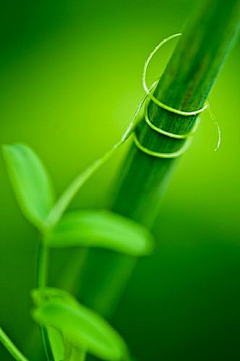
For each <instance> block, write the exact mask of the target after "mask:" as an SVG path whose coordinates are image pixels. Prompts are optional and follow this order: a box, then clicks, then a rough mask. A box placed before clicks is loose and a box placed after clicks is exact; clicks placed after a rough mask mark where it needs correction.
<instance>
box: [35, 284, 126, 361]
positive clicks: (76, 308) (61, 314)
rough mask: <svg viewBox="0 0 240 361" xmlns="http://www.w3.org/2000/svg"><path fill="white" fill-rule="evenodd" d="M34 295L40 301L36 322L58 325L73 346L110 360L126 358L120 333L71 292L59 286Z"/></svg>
mask: <svg viewBox="0 0 240 361" xmlns="http://www.w3.org/2000/svg"><path fill="white" fill-rule="evenodd" d="M32 296H33V299H34V301H35V304H36V308H35V310H34V311H33V318H34V319H35V321H36V322H37V323H39V324H40V325H43V326H45V327H53V328H55V329H56V330H58V331H59V332H60V333H61V334H62V335H63V338H64V340H67V341H68V342H69V343H70V344H72V345H73V346H76V347H78V348H79V349H80V350H81V349H84V350H86V352H90V353H92V354H93V355H95V356H97V357H99V358H101V359H103V360H109V361H117V360H122V359H123V357H124V355H125V354H126V353H127V348H126V345H125V343H124V341H123V339H122V338H121V337H120V336H119V335H118V333H117V332H116V331H115V330H114V329H113V328H112V327H111V326H110V325H109V324H108V323H107V322H106V321H105V320H104V319H102V318H101V317H100V316H99V315H97V314H96V313H95V312H93V311H91V310H90V309H88V308H87V307H85V306H83V305H81V304H79V303H78V302H77V301H76V300H75V299H74V298H73V297H72V296H71V295H70V294H68V293H67V292H65V291H61V290H57V289H45V290H44V291H40V290H34V291H33V293H32Z"/></svg>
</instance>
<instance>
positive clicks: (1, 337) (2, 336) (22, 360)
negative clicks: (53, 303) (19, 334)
mask: <svg viewBox="0 0 240 361" xmlns="http://www.w3.org/2000/svg"><path fill="white" fill-rule="evenodd" d="M0 341H1V342H2V344H3V345H4V346H5V347H6V349H7V350H8V351H9V353H10V354H11V355H12V356H13V357H14V358H15V360H17V361H28V359H27V358H26V357H25V356H23V354H22V353H21V352H20V351H19V350H18V348H17V347H16V346H15V345H14V343H13V342H12V341H11V340H10V338H9V337H8V336H7V335H6V333H5V332H4V331H3V329H2V328H1V327H0Z"/></svg>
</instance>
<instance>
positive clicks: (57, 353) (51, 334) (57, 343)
mask: <svg viewBox="0 0 240 361" xmlns="http://www.w3.org/2000/svg"><path fill="white" fill-rule="evenodd" d="M47 333H48V339H49V342H50V345H51V349H52V353H53V356H54V360H55V361H63V359H64V344H63V338H62V335H61V334H60V332H59V331H58V330H56V329H55V328H52V327H47Z"/></svg>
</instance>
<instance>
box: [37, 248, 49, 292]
mask: <svg viewBox="0 0 240 361" xmlns="http://www.w3.org/2000/svg"><path fill="white" fill-rule="evenodd" d="M48 257H49V250H48V248H47V246H46V245H45V244H44V242H41V244H40V249H39V258H38V288H40V289H44V288H45V287H46V283H47V272H48Z"/></svg>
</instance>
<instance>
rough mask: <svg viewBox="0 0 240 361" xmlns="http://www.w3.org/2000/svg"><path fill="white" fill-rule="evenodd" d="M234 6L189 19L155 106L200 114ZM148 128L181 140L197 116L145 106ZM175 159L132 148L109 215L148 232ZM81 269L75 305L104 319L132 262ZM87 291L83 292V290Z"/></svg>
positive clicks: (160, 138)
mask: <svg viewBox="0 0 240 361" xmlns="http://www.w3.org/2000/svg"><path fill="white" fill-rule="evenodd" d="M239 20H240V1H239V0H228V1H225V0H210V1H209V0H207V2H206V3H205V5H204V6H203V8H202V9H201V11H200V12H199V11H198V12H197V13H196V14H195V15H193V16H192V17H191V18H190V21H189V23H188V25H187V27H186V28H185V30H184V31H183V36H182V37H181V38H180V40H179V42H178V45H177V47H176V49H175V51H174V53H173V55H172V57H171V59H170V61H169V63H168V65H167V67H166V69H165V71H164V74H163V75H162V77H161V79H160V81H159V83H158V85H157V88H156V90H155V92H154V96H155V97H156V98H157V99H159V100H160V101H161V102H163V103H165V104H167V105H169V106H171V107H173V108H175V109H181V110H184V111H194V110H196V109H199V108H201V107H202V106H203V105H204V103H205V101H206V99H207V97H208V95H209V92H210V90H211V89H212V86H213V84H214V82H215V80H216V78H217V76H218V74H219V71H220V69H221V67H222V65H223V63H224V62H225V60H226V57H227V55H228V54H229V52H230V50H231V48H232V46H233V44H234V42H235V40H236V39H237V35H238V32H239ZM149 118H150V120H151V122H152V123H153V124H154V125H155V126H157V127H159V128H161V129H164V130H165V131H168V132H171V133H175V134H186V133H188V132H189V131H190V130H191V129H192V128H193V126H194V124H195V122H196V119H197V116H196V115H195V116H182V115H177V114H174V113H172V112H169V111H167V110H164V109H162V108H161V107H159V106H157V105H156V104H155V103H154V102H152V101H151V102H150V104H149ZM137 134H138V139H139V140H140V141H141V144H144V146H145V147H147V148H148V149H151V150H153V151H157V152H166V153H167V152H174V151H176V150H178V149H180V147H182V146H183V143H184V141H185V140H182V139H172V138H169V137H167V136H165V135H160V134H157V133H156V132H155V131H154V130H152V129H151V128H150V127H149V126H148V125H147V124H146V122H145V121H144V120H142V122H141V125H140V127H139V128H138V133H137ZM176 163H177V159H159V158H156V157H152V156H149V155H147V154H145V153H143V152H142V151H141V150H140V149H138V147H137V146H136V145H135V144H134V143H133V144H132V146H131V149H130V151H129V153H128V155H127V157H126V160H125V162H124V164H123V167H122V169H121V172H120V177H119V178H118V181H117V186H116V189H115V194H114V200H113V204H112V210H113V211H115V212H117V213H120V214H123V215H124V216H128V217H130V218H132V219H135V220H137V221H139V222H141V223H143V224H145V225H147V226H148V227H151V226H152V224H153V222H154V220H155V218H156V215H157V213H158V209H159V204H160V202H161V198H162V195H163V194H164V191H165V189H166V187H167V185H168V183H169V180H170V178H171V177H172V173H173V171H174V168H175V165H176ZM87 264H88V267H89V269H90V271H89V272H91V271H92V270H91V267H94V269H95V270H96V272H95V274H94V279H93V278H92V277H91V276H90V277H91V287H89V272H88V271H86V272H85V274H84V275H83V276H82V277H83V282H82V289H81V291H80V295H81V299H82V300H83V301H84V302H86V303H87V304H88V305H89V306H90V307H92V308H94V309H95V310H97V311H98V312H100V313H102V314H105V315H109V314H110V313H111V312H112V310H113V309H114V306H115V304H116V301H117V300H118V297H119V294H121V292H122V289H123V287H124V285H125V283H126V280H127V279H128V277H129V275H130V274H131V270H132V269H133V267H134V264H135V259H133V258H130V257H125V256H122V255H117V254H113V253H110V252H107V251H105V252H103V251H101V252H99V251H90V255H89V257H88V259H87ZM86 284H87V286H86V287H85V286H84V285H86Z"/></svg>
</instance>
